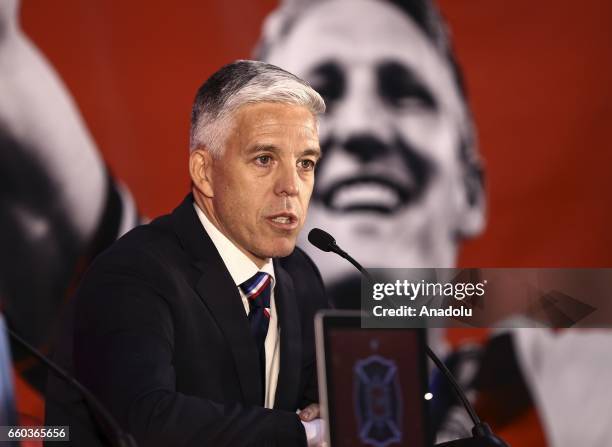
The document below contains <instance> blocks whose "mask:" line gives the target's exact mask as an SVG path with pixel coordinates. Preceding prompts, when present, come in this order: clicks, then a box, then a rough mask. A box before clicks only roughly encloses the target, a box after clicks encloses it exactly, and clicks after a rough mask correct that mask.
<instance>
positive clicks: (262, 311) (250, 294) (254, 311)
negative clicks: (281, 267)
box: [240, 272, 272, 389]
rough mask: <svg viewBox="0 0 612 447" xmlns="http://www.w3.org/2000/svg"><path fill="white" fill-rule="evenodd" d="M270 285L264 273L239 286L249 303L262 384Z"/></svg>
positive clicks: (250, 322) (250, 320)
mask: <svg viewBox="0 0 612 447" xmlns="http://www.w3.org/2000/svg"><path fill="white" fill-rule="evenodd" d="M271 285H272V277H271V276H270V275H269V274H268V273H264V272H257V273H255V275H253V276H252V277H251V278H250V279H248V280H246V281H245V282H243V283H242V284H240V289H241V290H242V292H243V293H244V294H245V296H246V297H247V299H248V301H249V309H250V310H249V317H248V318H249V325H250V327H251V334H252V335H253V338H254V339H255V344H256V345H257V349H258V351H259V361H260V366H261V372H262V375H261V377H262V378H263V380H264V383H265V372H266V349H265V341H266V335H267V333H268V324H269V323H270V292H271V289H272V287H271ZM264 389H265V387H264Z"/></svg>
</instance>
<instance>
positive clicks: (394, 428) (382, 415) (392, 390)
mask: <svg viewBox="0 0 612 447" xmlns="http://www.w3.org/2000/svg"><path fill="white" fill-rule="evenodd" d="M353 381H354V382H353V383H354V393H355V394H354V399H353V401H354V402H355V414H356V417H357V429H358V430H359V438H360V439H361V442H362V443H364V444H369V445H372V446H374V447H386V446H388V445H389V444H393V443H399V442H401V440H402V400H401V396H402V393H401V389H400V383H399V377H398V369H397V366H396V364H395V362H394V361H393V360H389V359H386V358H384V357H381V356H380V355H372V356H370V357H368V358H366V359H364V360H359V361H357V362H356V363H355V366H354V368H353Z"/></svg>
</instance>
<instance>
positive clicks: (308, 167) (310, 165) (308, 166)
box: [298, 159, 316, 171]
mask: <svg viewBox="0 0 612 447" xmlns="http://www.w3.org/2000/svg"><path fill="white" fill-rule="evenodd" d="M298 164H299V166H300V168H301V169H303V170H304V171H312V170H313V169H314V167H315V164H316V163H315V162H314V161H313V160H308V159H306V160H300V161H299V162H298Z"/></svg>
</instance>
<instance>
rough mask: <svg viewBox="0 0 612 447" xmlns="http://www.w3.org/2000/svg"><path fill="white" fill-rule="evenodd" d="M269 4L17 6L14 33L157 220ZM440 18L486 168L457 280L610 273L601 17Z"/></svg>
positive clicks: (69, 1)
mask: <svg viewBox="0 0 612 447" xmlns="http://www.w3.org/2000/svg"><path fill="white" fill-rule="evenodd" d="M170 4H171V5H172V7H169V6H168V5H170ZM275 4H276V1H273V0H257V1H255V0H233V1H227V2H225V1H219V2H214V3H213V2H206V1H204V0H182V1H178V2H167V1H148V2H144V1H142V2H135V1H131V2H126V1H119V0H112V1H81V0H62V1H61V2H50V1H47V0H25V1H23V4H22V23H23V27H24V28H25V30H26V32H27V34H28V35H29V36H30V37H31V38H32V40H34V42H35V43H36V44H37V45H38V47H39V48H41V49H42V51H43V52H44V53H45V54H46V56H47V57H48V58H49V60H50V61H51V62H52V64H53V65H54V66H55V67H56V69H57V70H58V71H59V73H60V75H61V76H62V78H63V79H64V81H65V82H66V84H67V86H68V88H69V89H70V91H71V92H72V94H73V95H74V97H75V98H76V100H77V103H78V105H79V106H80V109H81V111H82V113H83V115H84V117H85V119H86V121H87V124H88V126H89V128H90V129H91V131H92V133H93V135H94V138H95V140H96V141H97V143H98V146H99V148H100V150H101V152H102V154H103V156H104V158H105V159H106V161H107V163H108V165H109V166H110V168H111V169H112V171H113V173H114V174H115V176H116V177H118V178H119V179H121V180H122V181H124V182H125V183H126V184H127V185H128V186H129V188H130V189H131V190H132V192H133V194H134V195H135V197H136V200H137V203H138V205H139V207H140V209H141V211H142V212H143V213H145V214H146V215H148V216H155V215H158V214H161V213H164V212H166V211H168V210H170V209H171V208H172V207H173V206H174V205H175V204H177V203H178V201H179V200H180V199H181V198H182V196H183V195H184V194H185V193H186V191H187V187H188V176H187V169H186V166H187V164H186V163H187V152H188V149H187V143H188V127H189V111H190V104H191V100H192V98H193V95H194V93H195V90H196V89H197V87H198V86H199V85H200V83H201V82H202V81H203V80H204V79H205V78H206V77H208V76H209V75H210V74H211V73H212V72H213V71H214V70H216V69H217V68H218V67H220V66H221V65H222V64H224V63H226V62H229V61H231V60H233V59H237V58H248V57H249V55H250V54H251V49H252V48H253V46H254V44H255V42H256V40H257V37H258V35H259V30H260V26H261V22H262V20H263V18H264V17H265V15H266V14H267V12H269V11H270V10H271V9H272V8H273V7H274V6H275ZM440 6H441V8H442V10H443V12H444V14H445V16H446V18H447V19H448V21H449V23H450V25H451V28H452V30H453V34H454V42H455V47H456V50H457V53H458V56H459V59H460V61H461V63H462V65H463V67H464V71H465V75H466V78H467V83H468V88H469V91H470V95H471V101H472V106H473V108H474V113H475V116H476V121H477V124H478V128H479V135H480V145H481V150H482V153H483V156H484V158H485V161H486V168H487V188H488V203H489V223H488V226H487V231H486V232H485V234H484V235H483V236H481V237H480V238H478V239H476V240H474V241H471V242H469V243H467V244H466V245H465V249H464V250H463V253H462V256H461V265H462V266H507V267H510V266H567V267H569V266H584V267H589V266H593V267H597V266H601V267H603V266H608V267H612V231H611V230H610V228H611V227H612V188H611V186H610V181H609V175H608V171H609V170H610V169H611V166H612V150H611V149H612V144H611V142H610V131H611V130H612V88H611V87H610V84H611V83H612V27H611V26H610V25H612V2H609V1H606V0H584V1H581V2H571V1H553V0H548V1H539V2H534V1H531V0H515V1H512V2H509V1H491V0H463V1H457V0H441V1H440Z"/></svg>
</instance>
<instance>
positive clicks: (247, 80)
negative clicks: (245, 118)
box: [189, 60, 325, 157]
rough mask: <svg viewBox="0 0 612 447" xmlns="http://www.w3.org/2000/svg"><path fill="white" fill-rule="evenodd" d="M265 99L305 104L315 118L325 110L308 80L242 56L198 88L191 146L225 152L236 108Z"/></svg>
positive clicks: (265, 100)
mask: <svg viewBox="0 0 612 447" xmlns="http://www.w3.org/2000/svg"><path fill="white" fill-rule="evenodd" d="M261 102H274V103H282V104H293V105H297V106H303V107H306V108H307V109H308V110H309V111H310V112H311V113H312V114H313V116H314V117H315V119H316V117H317V116H318V115H319V114H321V113H323V112H325V103H324V102H323V99H322V98H321V96H320V95H319V94H318V93H317V92H316V91H314V90H313V89H312V87H310V85H309V84H308V83H307V82H306V81H304V80H302V79H300V78H298V77H297V76H295V75H293V74H291V73H289V72H288V71H285V70H283V69H282V68H279V67H276V66H275V65H271V64H266V63H265V62H259V61H248V60H238V61H236V62H232V63H231V64H228V65H225V66H224V67H222V68H221V69H219V70H218V71H217V72H215V73H214V74H213V75H212V76H211V77H210V78H208V80H207V81H206V82H205V83H204V84H202V86H201V87H200V88H199V89H198V92H197V94H196V97H195V100H194V101H193V108H192V111H191V132H190V141H189V148H190V150H191V151H193V150H194V149H197V148H201V147H204V148H206V149H207V150H208V151H210V152H211V154H213V155H214V156H217V157H218V156H219V155H221V153H222V152H223V145H224V143H225V140H226V138H227V134H228V132H229V130H230V128H231V126H232V115H233V112H235V111H236V110H238V109H239V108H240V107H242V106H244V105H247V104H257V103H261Z"/></svg>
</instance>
